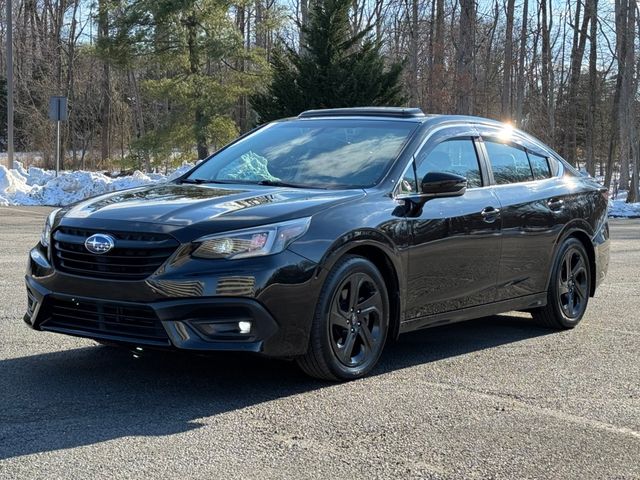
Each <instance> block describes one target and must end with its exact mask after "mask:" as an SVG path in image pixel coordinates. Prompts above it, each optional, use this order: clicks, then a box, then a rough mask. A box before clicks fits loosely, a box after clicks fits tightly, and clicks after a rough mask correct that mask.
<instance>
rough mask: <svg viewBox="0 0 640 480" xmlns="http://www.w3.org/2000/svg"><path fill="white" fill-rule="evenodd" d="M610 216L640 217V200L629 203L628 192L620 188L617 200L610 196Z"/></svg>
mask: <svg viewBox="0 0 640 480" xmlns="http://www.w3.org/2000/svg"><path fill="white" fill-rule="evenodd" d="M609 216H610V217H624V218H640V202H637V203H627V192H626V191H625V190H620V191H619V192H618V194H617V195H616V198H615V200H614V199H613V198H609Z"/></svg>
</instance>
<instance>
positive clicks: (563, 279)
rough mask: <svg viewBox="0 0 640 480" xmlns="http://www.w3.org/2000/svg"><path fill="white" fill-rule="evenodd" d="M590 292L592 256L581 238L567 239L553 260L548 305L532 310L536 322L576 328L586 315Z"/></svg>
mask: <svg viewBox="0 0 640 480" xmlns="http://www.w3.org/2000/svg"><path fill="white" fill-rule="evenodd" d="M590 292H591V267H590V265H589V257H588V255H587V251H586V250H585V248H584V245H583V244H582V242H580V240H578V239H577V238H574V237H569V238H568V239H567V240H565V241H564V243H563V244H562V246H561V247H560V250H559V251H558V254H557V255H556V259H555V261H554V266H553V271H552V273H551V279H550V281H549V289H548V291H547V305H546V306H544V307H541V308H536V309H533V310H532V311H531V315H532V316H533V318H534V320H536V321H537V322H539V323H541V324H543V325H545V326H547V327H550V328H555V329H569V328H573V327H575V326H576V325H577V324H578V323H580V320H582V317H583V315H584V312H585V311H586V309H587V305H588V303H589V293H590Z"/></svg>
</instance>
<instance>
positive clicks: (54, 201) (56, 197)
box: [0, 162, 193, 206]
mask: <svg viewBox="0 0 640 480" xmlns="http://www.w3.org/2000/svg"><path fill="white" fill-rule="evenodd" d="M191 168H193V164H188V163H185V164H183V165H182V166H180V167H179V168H177V169H176V170H174V171H173V172H171V173H170V174H168V175H163V174H161V173H151V174H145V173H143V172H140V171H135V172H134V173H133V174H132V175H126V176H120V177H115V178H112V177H110V176H107V175H105V174H103V173H99V172H87V171H82V170H78V171H65V172H60V175H59V176H58V177H56V176H55V172H54V171H52V170H45V169H42V168H38V167H29V169H28V170H25V168H24V167H23V165H22V163H21V162H14V168H13V169H11V170H9V169H7V167H5V166H4V165H0V206H9V205H50V206H65V205H69V204H70V203H74V202H78V201H80V200H84V199H86V198H89V197H93V196H96V195H101V194H103V193H108V192H114V191H116V190H125V189H128V188H136V187H141V186H144V185H152V184H155V183H162V182H166V181H170V180H174V179H176V178H178V177H179V176H181V175H183V174H184V173H186V172H187V171H188V170H190V169H191Z"/></svg>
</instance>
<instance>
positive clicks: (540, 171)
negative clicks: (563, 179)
mask: <svg viewBox="0 0 640 480" xmlns="http://www.w3.org/2000/svg"><path fill="white" fill-rule="evenodd" d="M528 154H529V162H531V171H532V172H533V178H534V179H535V180H542V179H544V178H549V177H551V170H550V169H549V162H548V161H547V157H541V156H540V155H536V154H535V153H531V152H528Z"/></svg>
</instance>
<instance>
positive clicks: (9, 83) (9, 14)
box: [6, 0, 13, 170]
mask: <svg viewBox="0 0 640 480" xmlns="http://www.w3.org/2000/svg"><path fill="white" fill-rule="evenodd" d="M6 1H7V167H8V168H9V170H11V169H12V168H13V12H12V11H11V10H12V7H13V5H12V1H13V0H6Z"/></svg>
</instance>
